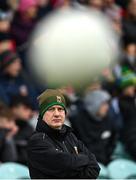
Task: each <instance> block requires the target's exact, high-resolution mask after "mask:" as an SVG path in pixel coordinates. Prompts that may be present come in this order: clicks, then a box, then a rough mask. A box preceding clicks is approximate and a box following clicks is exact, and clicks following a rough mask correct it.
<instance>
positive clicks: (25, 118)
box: [10, 96, 33, 164]
mask: <svg viewBox="0 0 136 180" xmlns="http://www.w3.org/2000/svg"><path fill="white" fill-rule="evenodd" d="M10 107H11V111H12V113H13V114H14V116H15V118H16V124H17V126H18V128H19V130H18V132H17V134H16V135H15V143H16V148H17V153H18V160H17V161H18V162H19V163H22V164H26V162H27V155H26V146H27V142H28V139H29V137H30V136H31V134H32V133H33V128H32V126H31V125H30V124H29V120H30V119H31V117H32V107H31V105H30V103H29V101H28V99H27V98H26V97H23V96H15V97H13V98H12V101H11V104H10Z"/></svg>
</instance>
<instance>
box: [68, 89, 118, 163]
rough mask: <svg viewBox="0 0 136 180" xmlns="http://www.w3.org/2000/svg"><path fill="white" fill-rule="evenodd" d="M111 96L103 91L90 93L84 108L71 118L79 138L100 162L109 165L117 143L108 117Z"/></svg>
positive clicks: (87, 95) (84, 100) (85, 100)
mask: <svg viewBox="0 0 136 180" xmlns="http://www.w3.org/2000/svg"><path fill="white" fill-rule="evenodd" d="M109 100H110V95H109V94H108V93H107V92H106V91H103V90H94V91H91V92H88V93H87V94H86V95H85V97H84V99H83V102H84V108H83V109H81V111H80V112H79V114H78V115H77V116H75V117H71V124H72V126H73V129H74V130H75V132H76V134H77V135H78V137H79V138H80V139H81V140H82V141H83V142H84V143H85V145H86V146H87V147H88V148H89V150H90V151H92V152H93V153H94V154H95V155H96V158H97V160H98V161H99V162H101V163H103V164H105V165H107V164H108V163H109V162H110V160H111V155H112V152H113V150H114V147H115V143H116V137H117V134H116V130H115V129H114V126H113V123H112V121H111V119H109V117H108V110H109V102H108V101H109Z"/></svg>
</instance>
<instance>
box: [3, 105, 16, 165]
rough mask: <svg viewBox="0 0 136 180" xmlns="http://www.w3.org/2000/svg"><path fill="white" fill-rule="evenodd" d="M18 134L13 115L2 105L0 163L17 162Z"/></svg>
mask: <svg viewBox="0 0 136 180" xmlns="http://www.w3.org/2000/svg"><path fill="white" fill-rule="evenodd" d="M17 132H18V127H17V126H16V124H15V118H14V115H13V113H12V112H11V110H10V109H9V108H8V107H6V106H5V105H3V104H2V103H0V162H2V163H3V162H16V160H17V158H18V157H17V150H16V146H15V141H14V136H15V135H16V134H17Z"/></svg>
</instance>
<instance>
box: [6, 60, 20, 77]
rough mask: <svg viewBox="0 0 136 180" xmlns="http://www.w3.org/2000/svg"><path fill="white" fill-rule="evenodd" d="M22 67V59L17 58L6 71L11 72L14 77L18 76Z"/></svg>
mask: <svg viewBox="0 0 136 180" xmlns="http://www.w3.org/2000/svg"><path fill="white" fill-rule="evenodd" d="M21 68H22V65H21V60H20V59H19V58H17V59H16V60H14V61H13V62H12V63H11V64H9V65H8V66H7V67H6V68H5V72H6V73H8V74H10V75H11V76H12V77H17V76H18V75H19V73H20V71H21Z"/></svg>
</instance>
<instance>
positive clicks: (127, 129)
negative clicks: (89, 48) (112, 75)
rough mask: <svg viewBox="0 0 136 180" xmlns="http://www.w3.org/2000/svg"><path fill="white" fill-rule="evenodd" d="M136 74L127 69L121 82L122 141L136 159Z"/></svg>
mask: <svg viewBox="0 0 136 180" xmlns="http://www.w3.org/2000/svg"><path fill="white" fill-rule="evenodd" d="M135 86H136V75H135V74H134V73H133V72H131V71H126V72H125V73H124V74H123V75H122V78H121V79H120V82H119V87H120V91H121V92H120V98H119V106H120V110H121V113H122V116H123V123H124V126H123V130H122V141H123V143H124V144H125V147H126V150H127V151H128V152H129V153H130V154H131V155H132V157H133V158H134V159H135V160H136V153H135V152H136V103H135V97H136V94H135V90H136V88H135Z"/></svg>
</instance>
